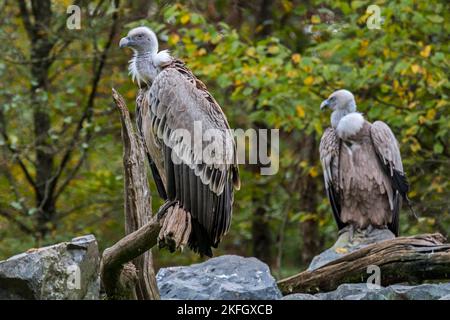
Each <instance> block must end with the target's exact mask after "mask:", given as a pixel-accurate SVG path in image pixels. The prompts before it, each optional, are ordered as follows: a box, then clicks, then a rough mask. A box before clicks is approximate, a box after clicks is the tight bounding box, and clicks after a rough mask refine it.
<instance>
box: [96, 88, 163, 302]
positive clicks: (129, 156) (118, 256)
mask: <svg viewBox="0 0 450 320" xmlns="http://www.w3.org/2000/svg"><path fill="white" fill-rule="evenodd" d="M112 95H113V99H114V102H115V104H116V106H117V108H118V110H119V114H120V121H121V125H122V141H123V145H124V149H123V150H124V152H123V165H124V176H125V188H124V198H125V208H124V212H125V233H126V235H127V236H126V237H125V238H123V239H122V240H120V241H119V242H118V243H116V244H115V245H114V246H112V247H111V248H108V249H107V250H105V252H104V253H103V259H102V280H103V284H104V286H105V290H106V293H107V295H108V297H110V298H115V299H120V298H125V299H133V298H137V299H140V300H147V299H159V292H158V287H157V284H156V277H155V272H154V269H153V260H152V255H151V251H150V250H149V249H151V248H152V247H153V246H154V245H155V244H156V237H157V235H158V232H159V229H160V225H159V222H157V221H156V220H152V221H151V222H150V223H149V219H151V215H152V213H151V195H150V189H149V187H148V182H147V171H146V165H145V153H144V148H143V144H142V141H141V139H140V138H139V136H138V135H136V133H135V132H134V129H133V125H132V123H131V119H130V114H129V111H128V108H127V106H126V104H125V101H124V99H123V97H122V96H121V95H120V94H118V93H117V91H116V90H114V89H113V90H112ZM130 260H133V264H128V262H129V261H130Z"/></svg>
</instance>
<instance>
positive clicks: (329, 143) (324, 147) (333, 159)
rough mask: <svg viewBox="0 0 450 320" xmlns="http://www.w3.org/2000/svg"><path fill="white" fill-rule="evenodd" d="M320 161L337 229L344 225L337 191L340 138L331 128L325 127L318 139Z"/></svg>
mask: <svg viewBox="0 0 450 320" xmlns="http://www.w3.org/2000/svg"><path fill="white" fill-rule="evenodd" d="M319 152H320V162H321V163H322V168H323V177H324V181H325V188H326V192H327V195H328V199H329V200H330V203H331V208H332V210H333V216H334V219H335V220H336V224H337V226H338V229H339V230H341V229H342V228H344V227H345V226H346V224H345V223H343V222H342V220H341V202H340V198H339V192H338V185H339V183H338V181H339V179H338V176H339V152H340V139H339V137H338V136H337V134H336V131H335V130H334V129H333V128H327V129H326V130H325V132H324V134H323V136H322V139H321V140H320V147H319Z"/></svg>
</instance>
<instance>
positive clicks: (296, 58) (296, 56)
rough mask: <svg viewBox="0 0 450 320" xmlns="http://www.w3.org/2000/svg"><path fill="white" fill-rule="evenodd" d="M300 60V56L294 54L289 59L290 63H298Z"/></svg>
mask: <svg viewBox="0 0 450 320" xmlns="http://www.w3.org/2000/svg"><path fill="white" fill-rule="evenodd" d="M301 58H302V56H301V55H300V54H298V53H294V54H293V55H292V57H291V59H292V62H294V63H299V62H300V60H301Z"/></svg>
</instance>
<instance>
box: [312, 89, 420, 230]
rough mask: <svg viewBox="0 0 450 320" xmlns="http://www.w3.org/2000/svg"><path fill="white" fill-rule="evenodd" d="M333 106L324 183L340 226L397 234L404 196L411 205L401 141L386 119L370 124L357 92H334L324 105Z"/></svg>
mask: <svg viewBox="0 0 450 320" xmlns="http://www.w3.org/2000/svg"><path fill="white" fill-rule="evenodd" d="M325 108H330V109H331V110H333V112H332V114H331V128H328V129H326V130H325V133H324V134H323V136H322V139H321V141H320V161H321V163H322V168H323V173H324V180H325V187H326V192H327V195H328V198H329V200H330V203H331V207H332V210H333V216H334V219H335V220H336V223H337V226H338V229H339V231H341V230H342V229H343V228H346V227H347V226H348V228H346V229H350V237H351V238H352V237H353V232H354V231H355V230H366V232H370V231H371V230H372V229H373V228H378V229H382V228H389V230H391V231H392V233H394V234H395V235H396V236H398V233H399V225H398V224H399V213H400V207H401V204H402V199H403V200H405V201H406V202H407V203H408V206H409V207H410V209H411V210H412V208H411V205H410V202H409V199H408V196H407V193H408V190H409V185H408V181H407V179H406V176H405V173H404V172H403V165H402V159H401V156H400V150H399V147H398V143H397V140H396V139H395V136H394V134H393V133H392V131H391V129H390V128H389V126H388V125H387V124H386V123H384V122H382V121H375V122H374V123H370V122H368V121H367V120H365V119H364V117H363V115H362V114H361V113H359V112H357V111H356V103H355V98H354V97H353V94H352V93H351V92H349V91H347V90H338V91H335V92H333V93H332V94H331V95H330V96H329V97H328V99H326V100H325V101H323V102H322V104H321V105H320V109H321V110H323V109H325Z"/></svg>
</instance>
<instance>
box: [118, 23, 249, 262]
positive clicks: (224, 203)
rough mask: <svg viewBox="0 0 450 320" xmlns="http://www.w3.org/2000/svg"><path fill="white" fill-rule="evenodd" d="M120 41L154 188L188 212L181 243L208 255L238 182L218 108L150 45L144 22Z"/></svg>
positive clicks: (224, 226) (177, 64)
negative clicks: (188, 227)
mask: <svg viewBox="0 0 450 320" xmlns="http://www.w3.org/2000/svg"><path fill="white" fill-rule="evenodd" d="M120 47H121V48H124V47H129V48H131V49H132V50H133V52H134V55H133V58H132V59H131V60H130V65H129V71H130V74H131V76H132V78H133V81H134V80H136V81H137V83H138V85H139V87H140V88H141V90H140V91H139V94H138V96H137V99H136V105H137V109H136V121H137V128H138V131H139V133H140V135H141V137H142V138H143V141H144V144H145V147H146V151H147V154H148V160H149V163H150V167H151V171H152V175H153V178H154V180H155V183H156V186H157V189H158V193H159V195H160V196H161V197H162V198H163V199H164V200H166V205H167V207H171V206H172V207H173V208H179V209H178V210H183V211H185V212H188V213H189V214H190V215H191V224H192V231H191V234H190V237H189V241H188V246H189V247H190V248H191V249H192V250H194V251H195V252H198V253H200V254H201V255H207V256H212V250H211V247H215V248H216V247H217V245H218V244H219V242H220V241H221V239H222V237H223V236H224V234H225V233H226V232H227V231H228V229H229V227H230V222H231V215H232V206H233V199H234V189H239V187H240V180H239V171H238V164H237V158H236V146H235V142H234V139H233V135H232V133H231V131H230V126H229V125H228V122H227V119H226V117H225V114H224V113H223V112H222V109H221V108H220V106H219V105H218V103H217V102H216V100H215V99H214V98H213V97H212V95H211V94H210V93H209V92H208V90H207V88H206V86H205V85H204V84H203V83H202V82H201V81H200V80H198V79H197V78H196V77H195V76H194V75H193V73H192V72H191V71H190V70H189V69H188V68H187V67H186V65H185V64H184V63H183V62H182V61H180V60H178V59H175V58H173V57H171V55H170V54H169V52H168V51H166V50H164V51H158V40H157V38H156V35H155V33H154V32H153V31H152V30H150V29H149V28H147V27H138V28H134V29H132V30H131V31H130V32H129V33H128V35H127V36H126V37H124V38H122V39H121V40H120ZM197 128H200V129H201V131H200V132H199V131H198V130H197Z"/></svg>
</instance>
